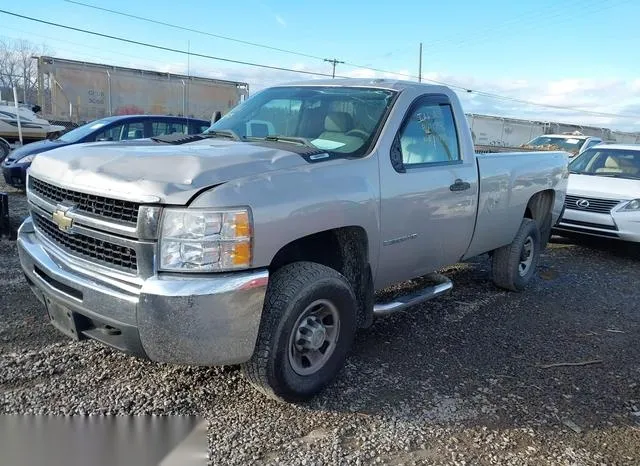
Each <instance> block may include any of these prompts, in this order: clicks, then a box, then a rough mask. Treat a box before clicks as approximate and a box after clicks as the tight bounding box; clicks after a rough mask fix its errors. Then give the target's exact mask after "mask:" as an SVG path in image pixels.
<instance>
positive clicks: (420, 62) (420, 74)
mask: <svg viewBox="0 0 640 466" xmlns="http://www.w3.org/2000/svg"><path fill="white" fill-rule="evenodd" d="M418 82H419V83H421V82H422V42H420V57H419V62H418Z"/></svg>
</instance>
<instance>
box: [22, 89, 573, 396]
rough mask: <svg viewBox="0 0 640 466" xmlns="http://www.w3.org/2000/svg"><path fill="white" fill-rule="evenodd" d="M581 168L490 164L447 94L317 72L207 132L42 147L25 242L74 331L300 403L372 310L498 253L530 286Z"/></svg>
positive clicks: (60, 322)
mask: <svg viewBox="0 0 640 466" xmlns="http://www.w3.org/2000/svg"><path fill="white" fill-rule="evenodd" d="M567 164H568V154H567V153H564V152H525V153H509V154H505V153H500V154H487V155H476V154H475V153H474V148H473V143H472V139H471V132H470V130H469V127H468V126H467V121H466V119H465V117H464V113H463V110H462V107H461V105H460V102H459V100H458V98H457V96H456V94H455V93H454V92H452V91H451V90H450V89H448V88H446V87H441V86H431V85H424V84H418V83H411V82H401V81H388V80H330V81H310V82H305V83H301V84H291V85H286V86H278V87H273V88H269V89H266V90H264V91H262V92H259V93H257V94H255V95H254V96H252V97H251V98H250V99H248V100H247V101H246V102H244V103H243V104H241V105H239V106H238V107H236V108H235V109H233V110H232V111H231V112H229V113H228V114H227V115H225V116H224V117H223V118H222V119H220V120H219V121H217V122H216V123H215V124H213V125H212V127H211V128H210V129H209V130H207V131H206V132H205V133H204V134H202V135H196V136H182V135H177V136H166V137H161V138H156V139H149V140H141V141H132V142H118V143H115V142H114V143H112V142H104V143H93V144H82V145H75V146H70V147H66V148H61V149H57V150H53V151H51V152H47V153H45V154H41V155H39V156H38V157H36V158H35V160H34V162H33V165H32V166H31V168H30V170H29V176H28V182H27V194H28V200H29V206H30V214H31V215H30V217H29V218H28V219H27V220H25V222H24V223H23V224H22V226H21V228H20V231H19V238H18V248H19V253H20V259H21V263H22V267H23V268H24V272H25V274H26V277H27V280H28V282H29V284H30V286H31V287H32V289H33V291H34V293H35V294H36V295H37V296H38V298H39V299H40V300H41V301H42V302H43V303H44V304H45V306H46V309H47V312H48V315H49V318H50V319H51V322H52V323H53V325H55V326H56V327H57V328H58V329H59V330H60V331H62V332H64V333H65V334H67V335H69V336H70V337H72V338H75V339H86V338H92V339H95V340H99V341H101V342H103V343H105V344H107V345H109V346H111V347H114V348H117V349H120V350H123V351H127V352H129V353H131V354H133V355H137V356H140V357H145V358H149V359H151V360H154V361H161V362H169V363H177V364H191V365H235V364H241V365H242V367H243V370H244V372H245V374H246V376H247V378H248V379H249V380H250V381H251V382H252V383H253V384H254V385H255V386H256V387H257V388H259V389H260V390H262V391H263V392H264V393H266V394H267V395H269V396H272V397H274V398H276V399H281V400H287V401H295V400H303V399H307V398H309V397H311V396H313V395H314V394H316V393H318V392H319V391H320V390H321V389H322V388H323V387H324V386H325V385H326V384H328V383H329V382H330V381H331V380H332V378H334V377H335V375H336V374H337V373H338V371H339V370H340V368H341V366H342V365H343V363H344V361H345V358H346V356H347V353H348V351H349V348H350V346H351V344H352V342H353V339H354V334H355V332H356V330H357V329H359V328H366V327H367V326H369V325H370V324H371V322H372V320H373V318H374V316H376V315H383V314H388V313H391V312H396V311H398V310H402V309H406V308H407V307H409V306H412V305H414V304H417V303H419V302H422V301H424V300H427V299H430V298H433V297H435V296H438V295H439V294H442V293H444V292H446V291H448V290H449V289H450V288H451V286H452V285H451V282H450V281H449V280H448V279H447V278H446V277H443V276H442V275H438V274H437V273H434V271H437V270H439V269H441V268H442V267H443V266H446V265H449V264H454V263H457V262H459V261H463V260H465V259H468V258H471V257H474V256H478V255H480V254H484V253H489V254H490V255H491V256H492V264H493V271H492V274H493V280H494V282H495V283H496V285H497V286H499V287H502V288H505V289H509V290H514V291H518V290H522V289H523V288H524V287H525V286H526V285H527V283H528V282H529V281H530V280H531V278H532V277H533V275H534V273H535V268H536V264H537V260H538V256H539V253H540V251H541V249H543V248H544V247H545V245H546V242H547V240H548V237H549V234H550V231H551V228H552V227H553V226H555V225H556V223H557V221H558V219H559V217H560V215H561V213H562V209H563V205H564V200H565V199H564V198H565V190H566V185H567V178H568V170H567ZM425 275H429V276H430V278H431V280H426V282H427V283H429V284H428V285H427V286H425V287H424V288H423V289H419V290H414V291H412V292H411V293H410V294H408V295H406V296H399V297H396V298H395V299H393V300H392V301H390V302H375V292H376V291H377V290H382V289H384V288H386V287H389V286H390V285H392V284H395V283H399V282H403V281H406V280H409V279H411V278H414V277H421V276H425Z"/></svg>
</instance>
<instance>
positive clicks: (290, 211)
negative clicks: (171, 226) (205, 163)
mask: <svg viewBox="0 0 640 466" xmlns="http://www.w3.org/2000/svg"><path fill="white" fill-rule="evenodd" d="M378 199H379V182H378V168H377V161H376V160H375V157H374V156H369V157H366V158H362V159H355V160H354V159H351V160H347V159H337V160H332V161H326V162H319V163H310V164H308V165H304V166H301V167H294V168H289V169H284V170H279V171H274V172H269V173H264V174H260V175H255V176H250V177H246V178H242V179H237V180H233V181H229V182H227V183H224V184H222V185H220V186H217V187H214V188H212V189H210V190H208V191H205V192H204V193H201V194H200V195H199V196H197V197H196V198H195V199H194V200H193V201H192V203H191V204H190V207H195V208H204V207H240V206H249V207H250V208H251V212H252V216H253V227H254V231H253V264H252V265H253V267H267V266H269V264H270V263H271V261H272V259H273V257H274V256H275V255H276V253H277V252H278V251H279V250H280V249H281V248H282V247H284V246H285V245H287V244H289V243H290V242H292V241H295V240H297V239H299V238H302V237H305V236H308V235H311V234H314V233H318V232H321V231H326V230H329V229H332V228H340V227H345V226H360V227H362V228H364V230H365V231H366V233H367V236H368V238H369V251H368V252H369V258H370V261H371V266H372V271H373V273H375V265H376V264H377V258H378V253H379V251H378V249H379V243H380V240H379V232H380V215H379V204H378Z"/></svg>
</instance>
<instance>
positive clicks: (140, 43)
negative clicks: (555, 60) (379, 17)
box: [0, 10, 640, 119]
mask: <svg viewBox="0 0 640 466" xmlns="http://www.w3.org/2000/svg"><path fill="white" fill-rule="evenodd" d="M0 13H4V14H6V15H10V16H14V17H18V18H22V19H25V20H28V21H33V22H37V23H41V24H46V25H49V26H54V27H58V28H63V29H69V30H72V31H76V32H82V33H84V34H91V35H95V36H98V37H103V38H106V39H112V40H117V41H121V42H125V43H129V44H135V45H140V46H143V47H149V48H155V49H158V50H163V51H167V52H173V53H178V54H182V55H190V56H194V57H200V58H207V59H211V60H218V61H224V62H227V63H234V64H239V65H246V66H254V67H258V68H265V69H271V70H276V71H287V72H292V73H299V74H305V75H312V76H323V77H336V76H335V75H333V74H327V73H320V72H314V71H305V70H295V69H291V68H284V67H279V66H272V65H263V64H259V63H253V62H246V61H241V60H234V59H230V58H224V57H216V56H213V55H206V54H201V53H195V52H191V53H190V52H188V51H185V50H180V49H174V48H171V47H165V46H161V45H155V44H150V43H147V42H140V41H136V40H132V39H126V38H123V37H117V36H112V35H109V34H103V33H100V32H95V31H88V30H86V29H81V28H76V27H73V26H67V25H63V24H59V23H54V22H51V21H45V20H42V19H37V18H33V17H30V16H25V15H21V14H18V13H13V12H10V11H6V10H0ZM323 60H325V59H323ZM344 64H345V65H349V66H354V67H358V68H363V69H367V70H371V71H376V72H380V73H387V74H392V75H397V76H404V77H408V78H412V79H418V77H416V76H413V75H408V74H404V73H394V72H390V71H387V70H382V69H378V68H369V67H365V66H361V65H356V64H353V63H348V62H344ZM337 77H339V78H348V76H337ZM422 79H423V80H424V81H428V82H431V83H434V84H439V85H442V86H447V87H450V88H452V89H457V90H461V91H464V92H467V93H474V94H476V95H479V96H483V97H488V98H493V99H498V100H504V101H509V102H516V103H520V104H526V105H533V106H537V107H544V108H553V109H557V110H568V111H574V112H580V113H583V114H585V115H592V116H603V117H616V118H634V119H640V115H622V114H615V113H605V112H597V111H591V110H586V109H582V108H578V107H564V106H560V105H552V104H541V103H538V102H532V101H527V100H523V99H517V98H513V97H508V96H502V95H499V94H493V93H490V92H484V91H478V90H473V89H470V88H467V87H463V86H460V85H455V84H450V83H446V82H443V81H437V80H434V79H426V78H422Z"/></svg>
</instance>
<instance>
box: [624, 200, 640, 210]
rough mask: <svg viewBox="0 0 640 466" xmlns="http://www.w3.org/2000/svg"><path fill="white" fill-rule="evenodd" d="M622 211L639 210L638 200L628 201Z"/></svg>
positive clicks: (639, 202) (639, 201)
mask: <svg viewBox="0 0 640 466" xmlns="http://www.w3.org/2000/svg"><path fill="white" fill-rule="evenodd" d="M622 210H640V199H634V200H633V201H629V202H628V203H627V205H625V206H624V207H623V208H622Z"/></svg>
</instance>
